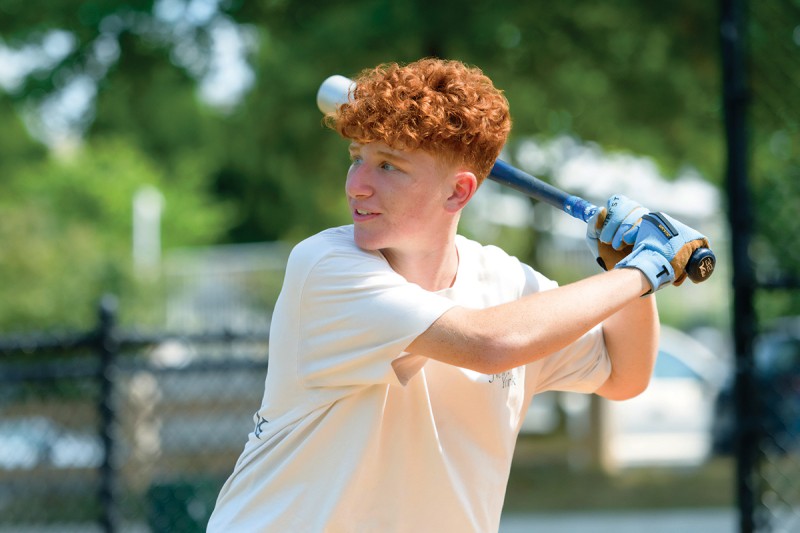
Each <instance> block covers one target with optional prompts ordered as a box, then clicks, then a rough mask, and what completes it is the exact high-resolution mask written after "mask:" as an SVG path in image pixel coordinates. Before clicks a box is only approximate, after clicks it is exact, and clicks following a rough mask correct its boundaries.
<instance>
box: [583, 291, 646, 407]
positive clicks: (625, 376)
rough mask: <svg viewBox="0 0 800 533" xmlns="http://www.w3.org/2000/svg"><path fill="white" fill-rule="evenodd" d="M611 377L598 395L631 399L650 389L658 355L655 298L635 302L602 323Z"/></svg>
mask: <svg viewBox="0 0 800 533" xmlns="http://www.w3.org/2000/svg"><path fill="white" fill-rule="evenodd" d="M603 335H604V338H605V344H606V348H607V350H608V354H609V357H610V358H611V376H610V377H609V378H608V380H607V381H606V382H605V384H603V385H602V386H601V387H600V388H599V389H598V390H597V391H596V392H597V394H599V395H601V396H604V397H606V398H609V399H612V400H625V399H628V398H632V397H634V396H636V395H638V394H640V393H641V392H642V391H644V389H645V388H647V385H648V383H649V382H650V376H651V375H652V373H653V366H654V365H655V361H656V354H657V353H658V338H659V323H658V309H657V307H656V301H655V296H652V295H651V296H647V297H644V298H639V299H637V300H634V301H632V302H631V303H629V304H628V305H626V306H625V307H623V308H622V309H620V310H619V311H618V312H616V313H614V314H613V315H611V316H610V317H609V318H608V319H606V320H605V321H603Z"/></svg>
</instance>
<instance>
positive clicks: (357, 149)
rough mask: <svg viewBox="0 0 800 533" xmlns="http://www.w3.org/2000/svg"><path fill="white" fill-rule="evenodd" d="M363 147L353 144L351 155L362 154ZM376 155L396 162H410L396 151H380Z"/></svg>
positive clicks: (350, 149)
mask: <svg viewBox="0 0 800 533" xmlns="http://www.w3.org/2000/svg"><path fill="white" fill-rule="evenodd" d="M361 146H363V145H362V144H359V143H351V144H350V147H349V151H350V153H351V154H352V153H353V152H360V151H361ZM375 155H377V156H379V157H383V158H385V159H393V160H395V161H402V162H405V163H407V162H409V161H410V160H409V159H408V158H407V157H405V156H402V155H400V153H398V152H395V151H389V150H378V151H376V152H375Z"/></svg>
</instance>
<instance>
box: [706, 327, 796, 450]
mask: <svg viewBox="0 0 800 533" xmlns="http://www.w3.org/2000/svg"><path fill="white" fill-rule="evenodd" d="M753 348H754V349H753V363H754V375H753V378H754V381H755V389H756V393H757V395H758V400H759V401H758V402H757V404H756V406H757V409H758V415H757V418H756V419H757V420H758V429H759V434H760V437H761V443H762V448H763V449H764V450H765V451H768V452H778V453H785V452H789V451H797V450H800V317H790V318H785V319H781V320H779V321H776V322H775V323H773V324H772V325H770V327H769V328H768V330H767V331H766V332H765V333H763V334H761V335H759V336H758V338H757V339H756V342H755V345H754V347H753ZM734 385H735V384H734V380H733V379H730V380H729V381H727V382H726V383H725V386H724V387H723V389H722V391H721V392H720V394H719V397H718V399H717V402H716V408H715V421H716V423H715V425H714V431H713V447H714V451H715V453H720V454H727V453H732V452H733V450H734V442H735V432H736V420H738V417H737V416H736V411H735V405H734V393H735V391H734Z"/></svg>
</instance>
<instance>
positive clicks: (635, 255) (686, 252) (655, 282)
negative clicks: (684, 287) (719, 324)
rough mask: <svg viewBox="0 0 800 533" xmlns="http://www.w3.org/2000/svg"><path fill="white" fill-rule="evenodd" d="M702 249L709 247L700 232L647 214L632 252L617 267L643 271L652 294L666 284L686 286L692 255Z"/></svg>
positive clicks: (675, 221)
mask: <svg viewBox="0 0 800 533" xmlns="http://www.w3.org/2000/svg"><path fill="white" fill-rule="evenodd" d="M703 247H704V248H708V247H709V245H708V239H707V238H706V237H705V236H704V235H701V234H700V233H699V232H698V231H697V230H694V229H692V228H690V227H689V226H687V225H685V224H682V223H681V222H678V221H677V220H675V219H673V218H671V217H669V216H667V215H665V214H664V213H648V214H646V215H644V216H643V217H642V221H641V223H640V224H639V230H638V232H637V235H636V241H635V242H634V245H633V251H632V252H631V253H630V254H629V255H628V256H627V257H625V258H624V259H622V260H621V261H620V262H619V263H617V266H616V267H615V268H637V269H639V270H641V271H642V272H643V273H644V275H645V276H646V277H647V281H649V282H650V287H651V290H650V291H649V292H648V293H647V294H650V293H653V292H655V291H657V290H658V289H660V288H661V287H663V286H664V285H666V284H667V283H672V284H673V285H680V284H681V283H683V282H684V280H685V279H686V276H687V274H686V263H688V262H689V258H690V257H691V256H692V252H694V251H695V250H696V249H697V248H703Z"/></svg>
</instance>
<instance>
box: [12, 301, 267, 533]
mask: <svg viewBox="0 0 800 533" xmlns="http://www.w3.org/2000/svg"><path fill="white" fill-rule="evenodd" d="M106 303H107V302H106ZM112 311H113V309H112V308H110V307H105V308H104V309H103V311H102V313H101V321H100V325H99V326H98V328H97V329H95V330H94V331H91V332H88V333H85V334H66V335H52V334H48V335H28V336H25V337H15V338H6V339H4V340H2V342H0V412H2V415H3V416H2V421H0V531H3V532H5V531H8V532H12V531H13V532H18V531H53V532H56V531H58V532H63V531H81V532H84V531H88V532H91V531H153V532H159V531H181V532H192V531H205V525H206V523H207V520H208V517H209V515H210V513H211V511H212V510H213V506H214V501H215V499H216V495H217V493H218V492H219V489H220V487H221V486H222V483H223V482H224V480H225V478H226V477H227V475H228V474H230V472H231V471H232V469H233V464H234V462H235V460H236V457H237V456H238V454H239V452H240V451H241V449H242V447H243V445H244V439H245V438H246V435H247V433H248V432H249V431H250V430H251V429H252V424H253V422H252V416H253V411H254V409H255V406H257V405H259V401H260V398H261V394H262V393H263V387H264V376H265V374H266V366H267V363H266V361H267V333H266V332H261V333H256V334H247V335H243V334H242V335H232V334H225V333H221V334H215V335H211V334H206V335H191V336H182V337H177V336H163V335H143V334H136V333H132V332H123V331H120V330H118V329H116V328H115V327H114V321H113V317H114V315H113V314H112Z"/></svg>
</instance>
